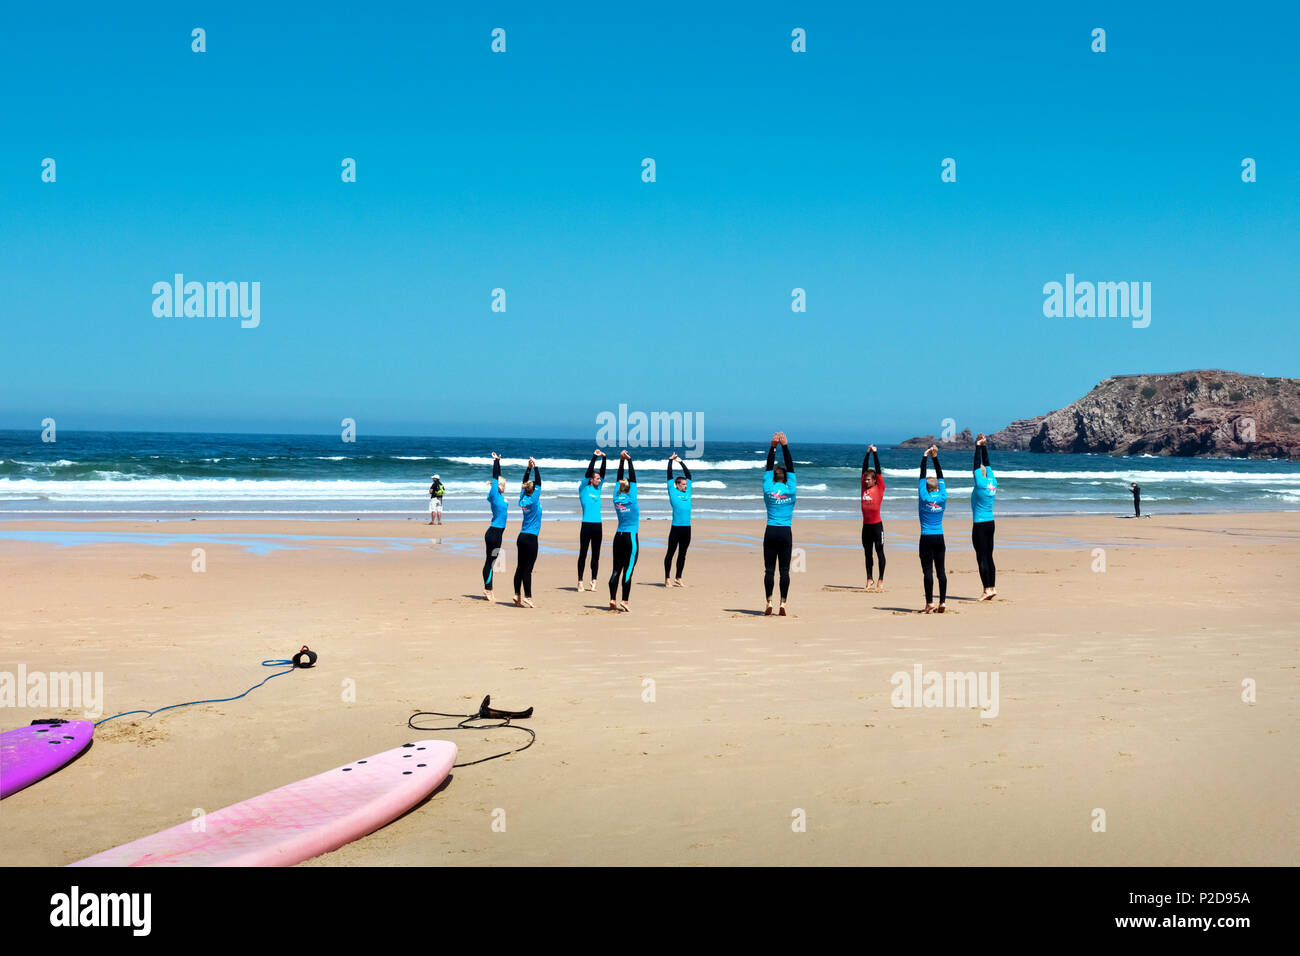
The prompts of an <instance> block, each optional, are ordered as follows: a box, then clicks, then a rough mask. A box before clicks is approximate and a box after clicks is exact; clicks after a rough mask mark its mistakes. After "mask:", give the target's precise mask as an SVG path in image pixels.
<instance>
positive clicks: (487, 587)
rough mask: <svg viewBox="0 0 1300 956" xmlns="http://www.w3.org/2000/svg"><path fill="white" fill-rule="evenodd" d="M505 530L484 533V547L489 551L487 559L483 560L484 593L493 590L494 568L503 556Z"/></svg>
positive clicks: (498, 529) (488, 530) (491, 529)
mask: <svg viewBox="0 0 1300 956" xmlns="http://www.w3.org/2000/svg"><path fill="white" fill-rule="evenodd" d="M505 530H506V529H505V528H488V529H487V531H485V532H484V533H483V546H484V548H486V549H487V557H486V558H484V559H483V590H484V591H491V590H492V567H493V565H495V564H496V561H497V557H498V556H499V555H500V554H501V533H502V532H503V531H505Z"/></svg>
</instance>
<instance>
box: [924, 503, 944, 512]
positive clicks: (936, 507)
mask: <svg viewBox="0 0 1300 956" xmlns="http://www.w3.org/2000/svg"><path fill="white" fill-rule="evenodd" d="M925 506H926V507H927V508H929V509H930V510H931V511H942V510H943V505H941V504H939V502H937V501H927V502H926V503H925Z"/></svg>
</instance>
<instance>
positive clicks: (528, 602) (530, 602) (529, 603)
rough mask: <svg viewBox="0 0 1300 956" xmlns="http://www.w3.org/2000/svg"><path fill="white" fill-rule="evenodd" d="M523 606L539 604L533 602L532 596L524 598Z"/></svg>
mask: <svg viewBox="0 0 1300 956" xmlns="http://www.w3.org/2000/svg"><path fill="white" fill-rule="evenodd" d="M523 606H524V607H536V606H537V605H536V604H534V603H533V599H532V598H524V604H523Z"/></svg>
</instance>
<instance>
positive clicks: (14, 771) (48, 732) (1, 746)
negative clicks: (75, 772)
mask: <svg viewBox="0 0 1300 956" xmlns="http://www.w3.org/2000/svg"><path fill="white" fill-rule="evenodd" d="M94 735H95V725H94V724H92V723H91V722H90V721H88V720H61V721H59V722H58V723H53V724H32V725H31V726H30V727H19V728H18V729H17V730H6V731H5V732H4V733H2V734H0V800H3V799H4V798H5V797H7V796H9V795H10V794H14V793H17V792H18V791H19V790H21V789H23V787H30V786H31V785H32V784H34V783H35V782H36V781H37V780H40V779H41V778H43V777H48V776H49V775H50V774H52V773H54V771H56V770H58V769H59V768H60V767H62V766H63V765H64V764H67V763H71V762H72V761H73V760H75V759H76V758H77V757H78V756H79V755H80V754H81V752H82V751H83V750H85V749H86V748H87V747H88V746H90V738H91V737H93V736H94Z"/></svg>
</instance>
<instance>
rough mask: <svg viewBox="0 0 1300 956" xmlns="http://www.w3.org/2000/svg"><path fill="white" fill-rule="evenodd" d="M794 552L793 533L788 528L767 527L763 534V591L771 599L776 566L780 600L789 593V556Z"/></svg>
mask: <svg viewBox="0 0 1300 956" xmlns="http://www.w3.org/2000/svg"><path fill="white" fill-rule="evenodd" d="M793 551H794V532H793V531H791V530H790V529H789V528H778V527H775V526H773V525H768V526H767V530H766V531H765V532H763V589H764V590H765V591H766V592H767V598H768V600H769V601H770V600H771V599H772V579H773V577H774V575H775V571H776V568H777V565H778V564H779V565H780V567H781V600H782V601H783V602H784V601H785V598H786V595H787V594H789V593H790V554H791V552H793Z"/></svg>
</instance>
